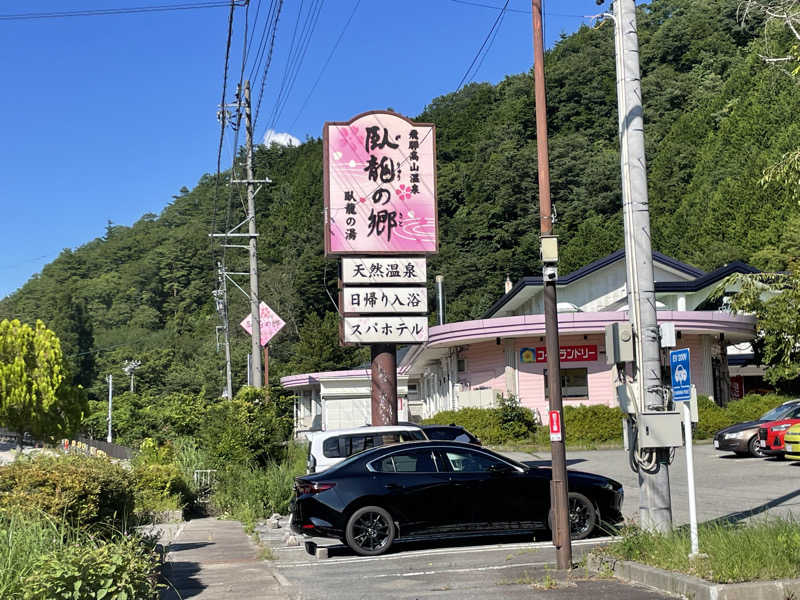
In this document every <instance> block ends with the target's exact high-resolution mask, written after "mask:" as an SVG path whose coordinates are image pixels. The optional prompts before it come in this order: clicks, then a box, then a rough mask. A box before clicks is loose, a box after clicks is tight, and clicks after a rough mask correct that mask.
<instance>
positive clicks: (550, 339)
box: [531, 0, 572, 569]
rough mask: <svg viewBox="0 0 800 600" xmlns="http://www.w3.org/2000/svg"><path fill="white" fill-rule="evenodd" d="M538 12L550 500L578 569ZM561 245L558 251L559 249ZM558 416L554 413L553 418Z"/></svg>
mask: <svg viewBox="0 0 800 600" xmlns="http://www.w3.org/2000/svg"><path fill="white" fill-rule="evenodd" d="M531 12H532V14H533V73H534V75H533V77H534V90H535V95H536V150H537V155H538V162H539V220H540V227H541V232H542V239H541V242H542V265H543V268H542V280H543V282H544V323H545V340H546V341H545V346H546V348H547V383H548V389H549V395H550V397H549V400H550V411H551V413H552V412H553V411H555V412H556V413H557V417H558V422H559V423H560V426H561V435H559V436H558V439H555V438H554V437H553V436H552V435H551V440H550V449H551V452H552V479H551V481H550V500H551V502H550V504H551V506H552V511H553V525H554V528H553V529H554V531H553V544H554V545H555V547H556V563H557V566H558V568H559V569H571V568H572V541H571V539H570V527H569V495H568V489H567V487H568V486H567V484H568V482H567V456H566V449H565V447H564V440H565V439H566V437H565V436H566V433H565V432H564V431H563V424H564V415H563V405H562V400H561V365H560V357H559V344H558V310H557V306H558V304H557V301H556V280H557V279H558V270H557V263H558V250H557V246H556V245H555V244H556V243H557V242H556V240H555V238H554V237H553V218H552V207H551V205H550V166H549V161H548V150H547V104H546V93H545V81H544V36H543V33H542V0H531ZM553 249H555V251H553ZM552 418H553V417H552V416H551V419H552Z"/></svg>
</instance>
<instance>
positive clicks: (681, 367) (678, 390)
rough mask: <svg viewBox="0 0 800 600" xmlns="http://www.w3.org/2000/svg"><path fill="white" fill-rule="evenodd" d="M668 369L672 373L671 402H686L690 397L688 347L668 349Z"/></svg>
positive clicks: (690, 376) (690, 370) (690, 382)
mask: <svg viewBox="0 0 800 600" xmlns="http://www.w3.org/2000/svg"><path fill="white" fill-rule="evenodd" d="M669 370H670V373H672V400H673V402H688V401H689V400H691V398H692V368H691V366H690V364H689V349H688V348H681V349H680V350H671V351H670V353H669Z"/></svg>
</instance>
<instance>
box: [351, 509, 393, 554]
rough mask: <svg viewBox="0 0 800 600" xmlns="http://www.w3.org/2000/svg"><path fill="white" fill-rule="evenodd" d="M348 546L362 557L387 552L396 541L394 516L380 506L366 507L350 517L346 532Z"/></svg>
mask: <svg viewBox="0 0 800 600" xmlns="http://www.w3.org/2000/svg"><path fill="white" fill-rule="evenodd" d="M345 539H346V540H347V545H348V546H350V548H351V549H352V550H353V552H355V553H356V554H360V555H361V556H377V555H378V554H383V553H384V552H386V551H387V550H388V549H389V547H390V546H391V545H392V542H393V541H394V522H393V521H392V516H391V515H390V514H389V513H388V512H387V511H386V510H384V509H383V508H381V507H380V506H364V507H363V508H359V509H358V510H357V511H356V512H354V513H353V514H352V515H350V518H349V519H348V520H347V529H346V530H345Z"/></svg>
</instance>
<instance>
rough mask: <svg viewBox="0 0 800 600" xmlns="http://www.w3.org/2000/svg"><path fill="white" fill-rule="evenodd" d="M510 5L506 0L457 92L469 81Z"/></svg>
mask: <svg viewBox="0 0 800 600" xmlns="http://www.w3.org/2000/svg"><path fill="white" fill-rule="evenodd" d="M508 3H509V0H506V3H505V4H504V5H503V8H502V9H501V10H500V13H499V14H498V15H497V18H496V19H495V20H494V23H493V24H492V28H491V29H490V30H489V33H488V34H486V39H484V40H483V43H482V44H481V47H480V48H478V52H477V53H476V54H475V58H473V59H472V62H471V63H470V65H469V67H468V68H467V70H466V71H465V72H464V76H463V77H462V78H461V81H460V82H459V83H458V87H456V92H457V91H458V90H460V89H461V86H462V85H464V82H465V81H466V80H467V76H468V75H469V73H470V71H472V67H474V66H475V63H476V62H477V60H478V57H479V56H480V55H481V52H483V49H484V47H485V46H486V43H487V42H488V41H489V38H491V37H492V33H494V30H495V28H496V27H497V24H498V23H499V22H500V20H501V19H502V18H503V15H504V14H505V12H506V9H507V8H508Z"/></svg>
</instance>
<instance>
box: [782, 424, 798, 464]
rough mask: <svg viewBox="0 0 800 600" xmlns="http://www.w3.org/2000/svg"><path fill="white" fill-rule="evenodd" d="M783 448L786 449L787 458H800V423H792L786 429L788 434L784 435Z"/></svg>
mask: <svg viewBox="0 0 800 600" xmlns="http://www.w3.org/2000/svg"><path fill="white" fill-rule="evenodd" d="M783 448H784V450H786V458H788V459H789V460H800V424H799V425H792V426H791V427H789V429H787V430H786V435H784V436H783Z"/></svg>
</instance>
